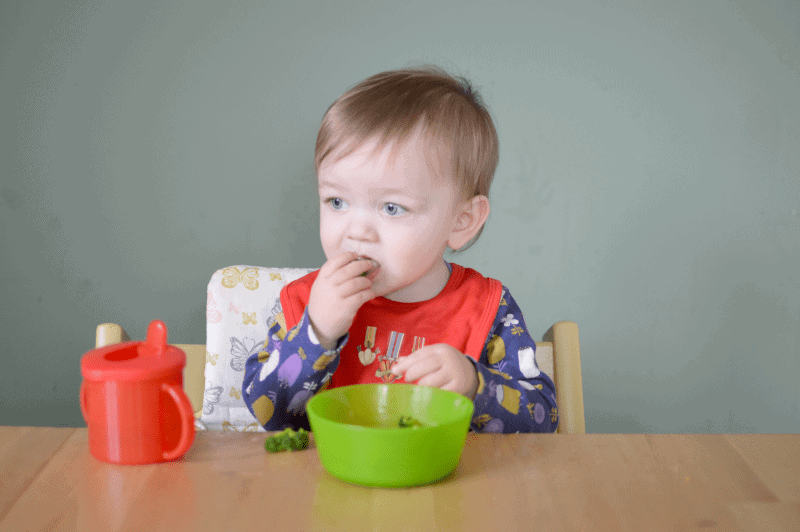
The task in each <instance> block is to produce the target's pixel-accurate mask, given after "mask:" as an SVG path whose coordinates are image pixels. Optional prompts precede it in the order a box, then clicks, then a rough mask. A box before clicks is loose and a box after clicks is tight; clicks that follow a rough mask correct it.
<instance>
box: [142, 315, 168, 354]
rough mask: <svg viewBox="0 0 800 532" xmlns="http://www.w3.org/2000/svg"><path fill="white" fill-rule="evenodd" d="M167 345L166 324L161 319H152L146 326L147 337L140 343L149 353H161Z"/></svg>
mask: <svg viewBox="0 0 800 532" xmlns="http://www.w3.org/2000/svg"><path fill="white" fill-rule="evenodd" d="M166 347H167V326H166V325H165V324H164V322H163V321H161V320H153V321H151V322H150V325H149V326H148V327H147V339H146V340H145V341H144V344H143V345H142V348H143V350H144V351H145V352H146V353H147V354H149V355H156V356H158V355H161V354H162V353H163V352H164V349H166Z"/></svg>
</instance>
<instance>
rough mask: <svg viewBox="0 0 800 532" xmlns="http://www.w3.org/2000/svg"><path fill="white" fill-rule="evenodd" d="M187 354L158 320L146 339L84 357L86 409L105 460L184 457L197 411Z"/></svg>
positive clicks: (96, 448)
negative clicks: (186, 376)
mask: <svg viewBox="0 0 800 532" xmlns="http://www.w3.org/2000/svg"><path fill="white" fill-rule="evenodd" d="M185 365H186V354H185V353H184V352H183V351H181V350H180V349H178V348H177V347H174V346H171V345H167V327H166V325H164V322H162V321H159V320H155V321H153V322H151V323H150V326H149V327H148V329H147V339H146V340H145V341H144V342H126V343H122V344H115V345H110V346H107V347H101V348H98V349H93V350H91V351H89V352H88V353H86V354H85V355H84V356H83V360H81V374H82V375H83V382H82V383H81V411H82V412H83V419H85V420H86V424H87V426H88V432H89V451H90V452H91V453H92V456H94V457H95V458H97V459H98V460H102V461H103V462H111V463H114V464H152V463H154V462H166V461H169V460H174V459H176V458H179V457H181V456H183V455H184V454H185V453H186V451H188V450H189V447H191V445H192V442H193V441H194V413H193V412H192V405H191V403H190V401H189V398H188V397H187V396H186V393H184V391H183V368H184V366H185Z"/></svg>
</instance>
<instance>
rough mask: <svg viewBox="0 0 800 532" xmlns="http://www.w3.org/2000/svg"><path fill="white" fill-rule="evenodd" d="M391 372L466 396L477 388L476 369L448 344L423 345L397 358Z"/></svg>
mask: <svg viewBox="0 0 800 532" xmlns="http://www.w3.org/2000/svg"><path fill="white" fill-rule="evenodd" d="M392 373H394V374H395V375H397V376H400V375H403V374H405V380H406V382H414V381H418V382H417V384H421V385H423V386H433V387H435V388H441V389H443V390H450V391H453V392H456V393H460V394H461V395H463V396H465V397H468V398H470V399H475V394H476V393H477V391H478V372H477V370H476V369H475V366H474V365H473V364H472V362H470V361H469V360H467V357H466V356H465V355H464V354H462V353H461V352H460V351H459V350H458V349H456V348H455V347H453V346H451V345H448V344H434V345H426V346H425V347H422V348H420V349H418V350H416V351H414V352H413V353H411V354H410V355H408V356H406V357H400V358H398V359H397V363H395V365H394V366H392Z"/></svg>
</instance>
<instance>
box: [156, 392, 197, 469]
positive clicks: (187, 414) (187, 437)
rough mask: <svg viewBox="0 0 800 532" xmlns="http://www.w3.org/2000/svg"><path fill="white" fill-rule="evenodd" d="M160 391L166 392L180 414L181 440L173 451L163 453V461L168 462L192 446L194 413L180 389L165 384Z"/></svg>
mask: <svg viewBox="0 0 800 532" xmlns="http://www.w3.org/2000/svg"><path fill="white" fill-rule="evenodd" d="M161 389H162V390H163V391H165V392H167V393H168V394H169V395H170V396H171V397H172V399H173V400H174V401H175V402H176V403H177V404H178V411H179V412H180V414H181V438H180V440H178V445H177V446H176V447H175V449H173V450H171V451H165V452H164V460H167V461H169V460H175V459H176V458H178V457H180V456H183V455H184V454H186V451H188V450H189V447H191V446H192V442H193V441H194V412H192V403H191V402H190V401H189V398H188V397H186V394H185V393H184V391H183V388H182V387H180V386H178V385H177V384H167V383H166V382H165V383H163V384H162V385H161Z"/></svg>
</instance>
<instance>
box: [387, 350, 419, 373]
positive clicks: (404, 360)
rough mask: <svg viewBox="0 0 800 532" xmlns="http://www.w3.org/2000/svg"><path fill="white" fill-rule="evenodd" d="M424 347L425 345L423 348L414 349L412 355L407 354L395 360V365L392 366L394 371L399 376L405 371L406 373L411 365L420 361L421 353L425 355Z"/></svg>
mask: <svg viewBox="0 0 800 532" xmlns="http://www.w3.org/2000/svg"><path fill="white" fill-rule="evenodd" d="M424 349H425V348H424V347H423V348H421V349H418V350H416V351H414V352H413V353H411V354H410V355H406V356H404V357H398V358H397V362H395V363H394V365H393V366H392V373H394V374H395V375H397V376H398V377H399V376H400V375H402V374H403V373H405V372H406V370H407V369H408V368H410V367H411V366H413V365H414V364H416V363H417V361H419V359H420V358H421V355H420V353H422V356H424V355H425V353H424V352H423V350H424Z"/></svg>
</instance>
